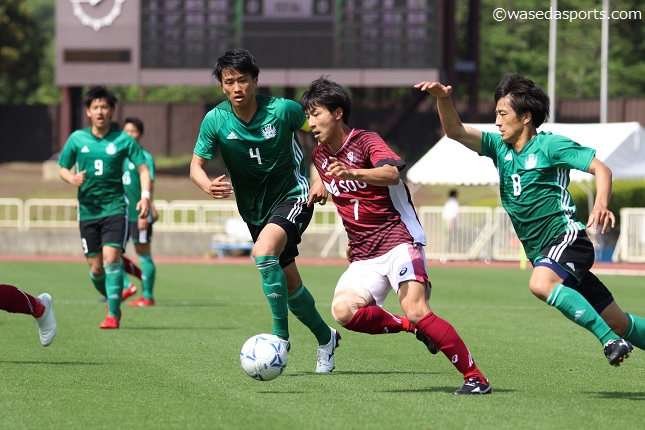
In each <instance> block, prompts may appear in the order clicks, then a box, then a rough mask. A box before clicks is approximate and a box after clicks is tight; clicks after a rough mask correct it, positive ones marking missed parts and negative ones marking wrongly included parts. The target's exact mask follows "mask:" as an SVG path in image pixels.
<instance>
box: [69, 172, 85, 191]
mask: <svg viewBox="0 0 645 430" xmlns="http://www.w3.org/2000/svg"><path fill="white" fill-rule="evenodd" d="M85 172H86V170H81V171H80V172H78V173H76V174H75V175H74V176H73V177H72V184H74V185H76V186H77V187H80V186H81V185H83V182H85Z"/></svg>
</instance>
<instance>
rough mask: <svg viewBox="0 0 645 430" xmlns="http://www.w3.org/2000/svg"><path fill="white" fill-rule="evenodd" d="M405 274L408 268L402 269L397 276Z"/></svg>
mask: <svg viewBox="0 0 645 430" xmlns="http://www.w3.org/2000/svg"><path fill="white" fill-rule="evenodd" d="M406 273H408V268H407V267H404V268H403V270H401V271H400V272H399V276H403V275H405V274H406Z"/></svg>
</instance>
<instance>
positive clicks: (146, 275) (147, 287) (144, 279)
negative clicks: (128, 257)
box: [139, 254, 157, 300]
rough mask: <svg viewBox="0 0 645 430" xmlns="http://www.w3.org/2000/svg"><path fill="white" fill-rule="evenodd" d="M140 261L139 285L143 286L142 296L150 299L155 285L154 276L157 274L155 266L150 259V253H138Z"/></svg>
mask: <svg viewBox="0 0 645 430" xmlns="http://www.w3.org/2000/svg"><path fill="white" fill-rule="evenodd" d="M139 261H140V262H141V285H142V286H143V297H144V298H145V299H149V300H152V299H153V298H154V297H153V295H152V290H153V288H154V285H155V276H156V274H157V266H155V263H154V262H153V261H152V255H150V254H146V255H139Z"/></svg>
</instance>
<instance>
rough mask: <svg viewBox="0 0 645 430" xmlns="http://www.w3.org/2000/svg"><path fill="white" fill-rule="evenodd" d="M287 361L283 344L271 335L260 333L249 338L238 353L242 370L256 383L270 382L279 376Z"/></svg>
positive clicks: (287, 357) (286, 353)
mask: <svg viewBox="0 0 645 430" xmlns="http://www.w3.org/2000/svg"><path fill="white" fill-rule="evenodd" d="M288 360H289V354H288V352H287V348H286V347H285V345H284V343H283V342H281V341H280V338H279V337H278V336H275V335H272V334H266V333H262V334H257V335H255V336H253V337H251V338H250V339H249V340H247V341H246V342H245V343H244V346H242V350H241V351H240V362H241V363H242V369H244V371H245V372H246V374H247V375H249V376H250V377H251V378H254V379H257V380H258V381H270V380H272V379H275V378H277V377H278V376H280V374H281V373H282V372H283V371H284V369H285V367H287V362H288Z"/></svg>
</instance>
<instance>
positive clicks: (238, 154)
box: [194, 95, 309, 225]
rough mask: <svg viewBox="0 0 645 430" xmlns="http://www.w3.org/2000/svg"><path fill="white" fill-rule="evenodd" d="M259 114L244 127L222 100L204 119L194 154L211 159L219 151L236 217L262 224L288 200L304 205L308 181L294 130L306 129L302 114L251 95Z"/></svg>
mask: <svg viewBox="0 0 645 430" xmlns="http://www.w3.org/2000/svg"><path fill="white" fill-rule="evenodd" d="M256 99H257V102H258V110H257V112H256V113H255V115H254V117H253V118H252V119H251V121H250V122H249V123H245V122H243V121H242V120H240V119H239V118H238V117H237V116H236V115H235V113H234V112H233V108H232V106H231V103H230V102H229V101H228V100H227V101H224V102H222V103H220V104H219V105H217V106H216V107H215V108H214V109H213V110H211V111H210V112H208V113H207V114H206V116H205V117H204V120H203V122H202V125H201V128H200V130H199V137H198V138H197V143H196V144H195V150H194V152H195V154H196V155H198V156H199V157H202V158H205V159H208V160H210V159H211V158H213V157H214V156H215V154H216V152H217V148H218V147H219V150H220V153H221V156H222V159H223V160H224V164H225V165H226V169H227V170H228V174H229V176H230V178H231V183H232V185H233V189H234V190H235V199H236V201H237V207H238V210H239V211H240V215H241V216H242V218H243V219H244V221H246V222H247V223H250V224H254V225H264V224H265V223H266V222H267V221H268V218H269V216H270V214H271V212H272V211H273V209H274V208H275V207H276V206H277V205H278V204H279V203H281V202H283V201H285V200H287V199H299V200H301V201H302V202H303V203H306V201H307V198H308V196H309V180H308V179H307V174H306V169H305V166H304V163H303V152H302V146H301V145H300V142H299V141H298V136H297V135H296V130H298V129H302V130H308V128H309V127H308V126H307V121H306V117H305V114H304V113H303V111H302V108H301V107H300V105H299V104H298V103H296V102H294V101H293V100H287V99H282V98H276V97H271V96H266V95H258V96H256Z"/></svg>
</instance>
